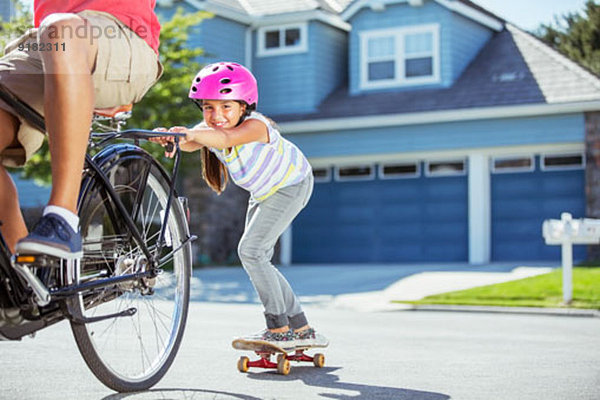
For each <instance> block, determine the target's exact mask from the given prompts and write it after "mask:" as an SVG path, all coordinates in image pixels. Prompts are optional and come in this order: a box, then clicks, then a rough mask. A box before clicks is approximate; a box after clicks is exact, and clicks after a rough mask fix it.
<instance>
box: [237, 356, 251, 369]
mask: <svg viewBox="0 0 600 400" xmlns="http://www.w3.org/2000/svg"><path fill="white" fill-rule="evenodd" d="M249 361H250V359H249V358H248V357H245V356H242V357H240V359H239V360H238V364H237V366H238V370H239V371H240V372H248V362H249Z"/></svg>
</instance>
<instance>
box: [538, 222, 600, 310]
mask: <svg viewBox="0 0 600 400" xmlns="http://www.w3.org/2000/svg"><path fill="white" fill-rule="evenodd" d="M542 233H543V235H544V239H545V241H546V244H548V245H561V254H562V268H563V301H564V303H565V304H569V303H570V302H571V300H573V245H574V244H599V243H600V220H599V219H591V218H583V219H573V217H572V215H571V214H569V213H566V212H565V213H562V214H561V215H560V219H547V220H545V221H544V224H543V225H542Z"/></svg>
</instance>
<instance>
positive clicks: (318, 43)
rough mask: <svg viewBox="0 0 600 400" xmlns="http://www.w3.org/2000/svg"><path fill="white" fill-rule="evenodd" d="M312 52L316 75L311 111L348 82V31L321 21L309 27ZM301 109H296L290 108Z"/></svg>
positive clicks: (313, 67)
mask: <svg viewBox="0 0 600 400" xmlns="http://www.w3.org/2000/svg"><path fill="white" fill-rule="evenodd" d="M309 51H310V54H311V57H312V60H311V64H312V71H313V75H314V78H313V79H314V83H313V85H314V86H313V87H314V88H315V91H314V93H313V96H312V108H311V111H316V107H317V105H318V104H319V103H321V101H322V100H323V99H324V98H325V97H327V96H328V95H329V94H330V93H331V92H332V91H333V90H334V89H336V88H337V87H338V86H340V85H343V84H345V83H346V82H347V81H348V34H347V33H346V32H344V31H342V30H340V29H336V28H333V27H331V26H329V25H325V24H322V23H320V22H313V23H311V24H310V26H309ZM287 111H288V112H290V111H291V112H297V111H296V110H289V109H288V110H287Z"/></svg>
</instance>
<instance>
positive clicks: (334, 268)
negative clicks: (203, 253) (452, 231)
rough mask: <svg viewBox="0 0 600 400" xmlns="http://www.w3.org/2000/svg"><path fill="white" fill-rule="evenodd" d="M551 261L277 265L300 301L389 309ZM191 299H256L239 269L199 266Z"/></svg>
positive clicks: (545, 268) (544, 268) (530, 272)
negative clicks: (396, 302) (474, 264)
mask: <svg viewBox="0 0 600 400" xmlns="http://www.w3.org/2000/svg"><path fill="white" fill-rule="evenodd" d="M552 268H556V265H548V264H539V263H537V264H533V265H531V263H530V264H523V263H502V264H500V263H496V264H489V265H482V266H471V265H468V264H451V263H447V264H428V265H418V264H389V265H372V264H364V265H294V266H290V267H281V268H280V270H281V271H282V273H283V274H284V275H285V277H286V278H287V279H288V281H289V282H290V284H291V285H292V288H293V289H294V290H295V292H296V294H297V295H298V296H299V297H300V300H301V301H302V303H303V304H314V305H321V306H333V307H336V308H344V309H350V310H356V311H365V312H370V311H390V310H400V309H406V308H407V307H408V306H406V305H401V304H392V303H390V302H391V301H392V300H418V299H421V298H423V297H425V296H429V295H432V294H438V293H444V292H449V291H454V290H461V289H467V288H471V287H475V286H484V285H490V284H494V283H500V282H506V281H511V280H516V279H522V278H526V277H530V276H534V275H539V274H544V273H547V272H550V271H551V270H552ZM192 292H193V300H195V301H212V302H227V303H231V302H233V303H258V298H257V296H256V293H255V292H254V288H253V287H252V284H251V283H250V280H249V279H248V277H247V275H246V273H245V271H244V270H243V269H242V268H241V267H226V268H203V269H198V270H196V271H195V272H194V279H193V284H192Z"/></svg>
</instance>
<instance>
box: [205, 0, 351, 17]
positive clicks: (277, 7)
mask: <svg viewBox="0 0 600 400" xmlns="http://www.w3.org/2000/svg"><path fill="white" fill-rule="evenodd" d="M196 2H197V3H200V4H202V3H210V4H211V5H215V6H218V7H222V8H225V9H229V10H233V11H236V12H239V13H243V14H247V15H248V16H253V17H260V16H267V15H277V14H286V13H294V12H302V11H314V10H322V11H326V12H329V13H332V14H338V13H340V12H341V11H342V10H343V9H344V8H346V6H347V5H348V4H349V3H351V2H352V0H285V1H282V0H198V1H196Z"/></svg>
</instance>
